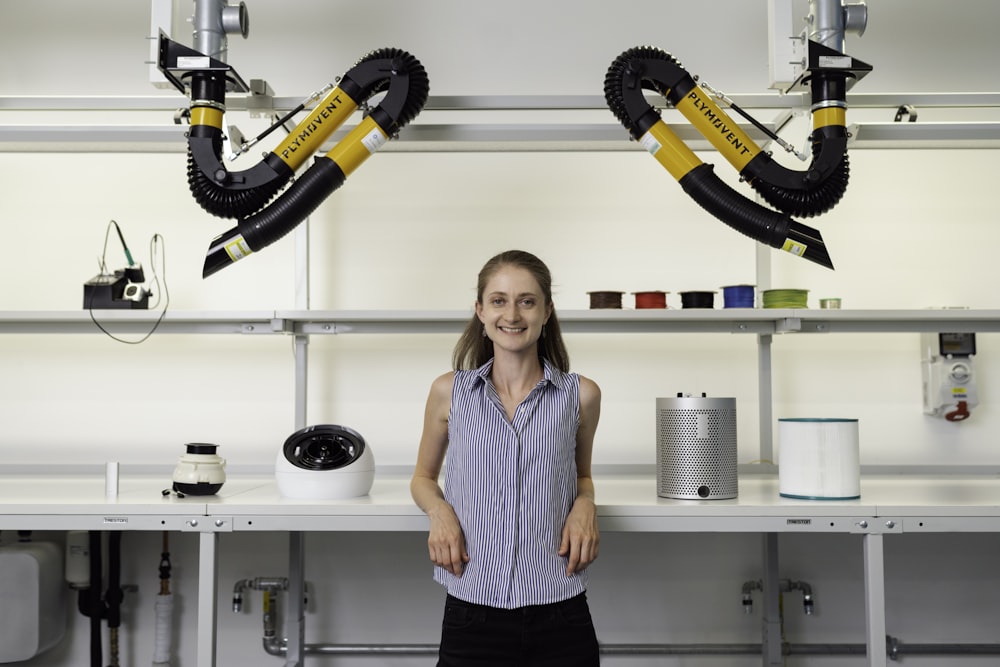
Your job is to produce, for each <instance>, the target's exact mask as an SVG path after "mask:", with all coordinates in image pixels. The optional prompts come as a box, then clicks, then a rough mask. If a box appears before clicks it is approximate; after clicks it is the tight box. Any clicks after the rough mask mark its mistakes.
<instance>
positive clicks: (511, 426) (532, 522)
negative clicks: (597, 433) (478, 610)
mask: <svg viewBox="0 0 1000 667" xmlns="http://www.w3.org/2000/svg"><path fill="white" fill-rule="evenodd" d="M543 362H544V374H545V376H544V379H542V380H541V381H540V382H539V383H538V384H537V385H536V386H535V387H534V389H532V390H531V392H530V393H529V394H528V396H527V397H526V398H525V399H524V401H522V403H521V404H520V405H519V406H518V408H517V412H516V413H515V414H514V419H513V420H508V419H507V415H506V413H505V411H504V408H503V404H502V403H501V401H500V397H499V396H498V394H497V392H496V389H495V388H494V386H493V383H492V382H491V381H490V371H491V369H492V368H493V361H492V360H490V361H488V362H487V363H486V364H484V365H483V366H482V367H480V368H479V369H477V370H466V371H456V372H455V383H454V388H453V390H452V395H451V410H450V413H449V416H448V451H447V458H446V464H445V483H444V496H445V499H446V500H447V501H448V502H449V503H450V504H451V506H452V507H454V508H455V513H456V514H457V515H458V519H459V521H460V522H461V524H462V530H463V532H464V533H465V541H466V547H467V549H468V552H469V562H468V563H467V564H466V566H465V569H464V570H463V572H462V576H460V577H456V576H455V575H453V574H451V573H450V572H448V571H447V570H445V569H444V568H442V567H439V566H436V567H435V569H434V579H435V580H436V581H437V582H439V583H441V584H443V585H444V586H445V587H446V588H447V589H448V592H449V593H450V594H451V595H454V596H455V597H457V598H460V599H462V600H465V601H467V602H473V603H476V604H484V605H489V606H492V607H499V608H502V609H514V608H517V607H524V606H527V605H537V604H549V603H552V602H559V601H562V600H566V599H568V598H571V597H573V596H575V595H578V594H580V593H582V592H584V590H586V584H587V576H586V575H587V573H586V571H584V572H581V573H576V574H573V575H569V576H567V574H566V564H567V560H568V558H567V557H565V556H560V555H559V554H558V551H559V544H560V541H561V538H562V529H563V525H564V524H565V521H566V516H567V515H568V514H569V510H570V508H571V507H572V506H573V502H574V501H575V500H576V474H577V471H576V432H577V427H578V425H579V420H580V377H579V375H577V374H575V373H568V374H567V373H563V372H561V371H560V370H559V369H557V368H555V367H554V366H552V365H551V364H549V362H548V361H547V360H543Z"/></svg>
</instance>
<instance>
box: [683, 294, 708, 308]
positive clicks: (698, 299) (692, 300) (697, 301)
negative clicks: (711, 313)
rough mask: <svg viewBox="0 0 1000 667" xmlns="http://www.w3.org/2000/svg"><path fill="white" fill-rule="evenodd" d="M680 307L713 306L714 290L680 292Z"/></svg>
mask: <svg viewBox="0 0 1000 667" xmlns="http://www.w3.org/2000/svg"><path fill="white" fill-rule="evenodd" d="M680 295H681V307H682V308H715V292H699V291H690V292H681V293H680Z"/></svg>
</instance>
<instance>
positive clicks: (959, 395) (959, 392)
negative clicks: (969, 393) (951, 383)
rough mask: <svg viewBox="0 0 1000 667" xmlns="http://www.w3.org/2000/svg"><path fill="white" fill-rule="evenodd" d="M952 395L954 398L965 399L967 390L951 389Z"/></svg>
mask: <svg viewBox="0 0 1000 667" xmlns="http://www.w3.org/2000/svg"><path fill="white" fill-rule="evenodd" d="M951 395H952V396H953V397H954V398H965V389H963V388H961V387H952V388H951Z"/></svg>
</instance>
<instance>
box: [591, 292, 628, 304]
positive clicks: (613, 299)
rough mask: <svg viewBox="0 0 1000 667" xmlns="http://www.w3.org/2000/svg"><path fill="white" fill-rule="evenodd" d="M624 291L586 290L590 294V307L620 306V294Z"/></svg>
mask: <svg viewBox="0 0 1000 667" xmlns="http://www.w3.org/2000/svg"><path fill="white" fill-rule="evenodd" d="M624 293H625V292H614V291H603V292H587V294H589V295H590V307H591V308H621V307H622V294H624Z"/></svg>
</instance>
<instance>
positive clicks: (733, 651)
mask: <svg viewBox="0 0 1000 667" xmlns="http://www.w3.org/2000/svg"><path fill="white" fill-rule="evenodd" d="M889 640H890V642H889V650H888V651H887V654H888V655H889V657H890V658H891V659H892V660H894V661H895V660H897V659H899V658H901V657H903V656H907V655H911V656H917V655H920V656H932V655H950V656H973V655H976V656H984V655H1000V644H902V643H899V642H898V640H895V639H894V638H891V637H890V638H889ZM263 644H264V650H265V651H266V652H267V653H268V655H273V656H284V655H285V654H286V653H287V650H288V647H287V645H286V644H285V642H283V641H281V640H278V639H270V640H268V639H265V640H264V642H263ZM303 649H304V653H305V654H307V655H339V656H345V655H355V656H361V655H366V656H373V655H381V656H415V655H436V654H437V652H438V645H437V644H306V645H305V646H304V647H303ZM761 650H762V646H761V644H738V643H734V644H707V643H701V644H601V647H600V651H601V654H602V655H619V656H647V655H693V656H711V655H716V656H718V655H760V654H761ZM781 653H782V655H785V656H791V655H804V656H822V655H825V656H851V655H854V656H862V655H865V653H866V649H865V645H864V644H849V643H848V644H788V643H783V644H782V645H781Z"/></svg>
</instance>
